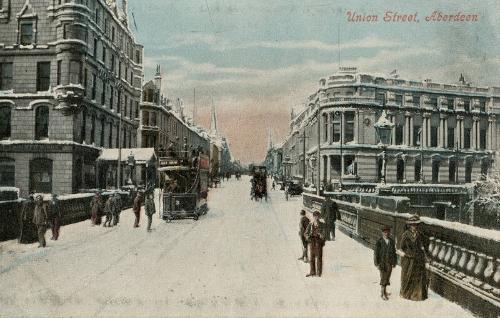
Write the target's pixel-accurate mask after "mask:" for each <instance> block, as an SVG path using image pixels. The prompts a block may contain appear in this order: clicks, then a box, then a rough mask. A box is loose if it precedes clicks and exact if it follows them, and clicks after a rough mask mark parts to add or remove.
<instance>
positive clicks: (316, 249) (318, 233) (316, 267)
mask: <svg viewBox="0 0 500 318" xmlns="http://www.w3.org/2000/svg"><path fill="white" fill-rule="evenodd" d="M319 217H320V213H319V212H318V211H314V213H313V221H312V222H311V223H309V225H307V229H306V234H305V236H306V239H307V242H308V248H309V253H310V257H309V265H310V271H309V274H307V275H306V277H309V276H316V275H317V276H320V277H321V272H322V269H323V246H324V245H325V224H324V223H323V222H322V221H321V220H320V219H319Z"/></svg>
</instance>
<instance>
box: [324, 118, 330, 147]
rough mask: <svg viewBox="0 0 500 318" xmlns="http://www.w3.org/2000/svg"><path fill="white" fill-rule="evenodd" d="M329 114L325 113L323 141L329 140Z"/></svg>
mask: <svg viewBox="0 0 500 318" xmlns="http://www.w3.org/2000/svg"><path fill="white" fill-rule="evenodd" d="M328 116H329V115H328V114H323V141H325V142H327V141H328Z"/></svg>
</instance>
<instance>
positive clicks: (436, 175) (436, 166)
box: [432, 160, 441, 183]
mask: <svg viewBox="0 0 500 318" xmlns="http://www.w3.org/2000/svg"><path fill="white" fill-rule="evenodd" d="M440 165H441V162H440V161H439V160H433V161H432V183H438V182H439V166H440Z"/></svg>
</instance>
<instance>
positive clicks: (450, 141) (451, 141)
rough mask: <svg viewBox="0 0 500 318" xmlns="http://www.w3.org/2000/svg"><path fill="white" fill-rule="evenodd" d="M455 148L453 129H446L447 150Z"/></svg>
mask: <svg viewBox="0 0 500 318" xmlns="http://www.w3.org/2000/svg"><path fill="white" fill-rule="evenodd" d="M454 147H455V129H454V128H448V148H450V149H453V148H454Z"/></svg>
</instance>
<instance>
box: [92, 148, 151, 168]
mask: <svg viewBox="0 0 500 318" xmlns="http://www.w3.org/2000/svg"><path fill="white" fill-rule="evenodd" d="M118 150H119V149H116V148H115V149H103V150H102V152H101V155H100V156H99V157H98V158H97V161H115V162H117V161H118ZM131 153H132V155H133V156H134V159H135V163H136V164H145V163H146V162H153V161H156V154H155V150H154V148H122V152H121V162H127V160H128V156H129V155H130V154H131Z"/></svg>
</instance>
